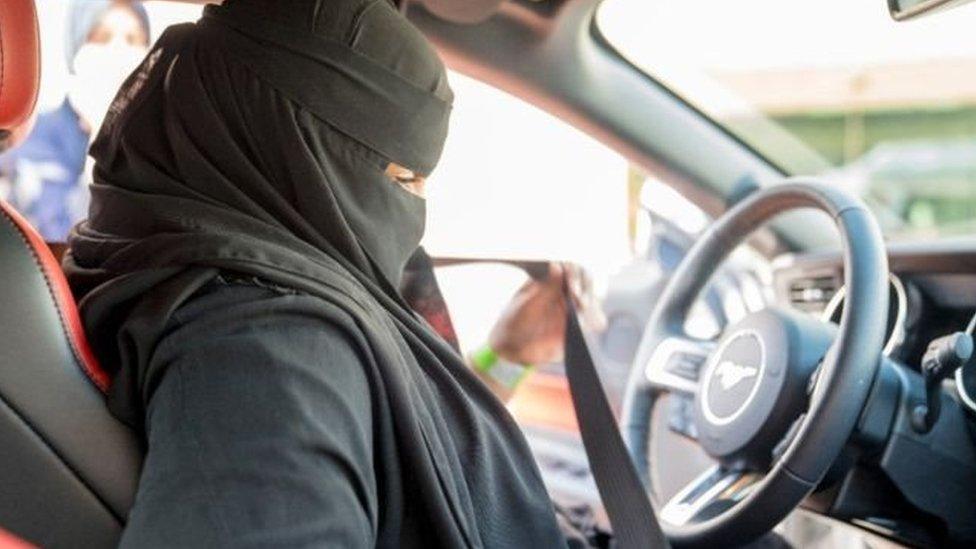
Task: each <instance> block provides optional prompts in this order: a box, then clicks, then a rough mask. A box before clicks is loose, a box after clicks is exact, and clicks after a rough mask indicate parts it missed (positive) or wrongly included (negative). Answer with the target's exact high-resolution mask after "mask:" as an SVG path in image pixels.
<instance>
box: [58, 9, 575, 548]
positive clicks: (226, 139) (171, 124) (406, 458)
mask: <svg viewBox="0 0 976 549" xmlns="http://www.w3.org/2000/svg"><path fill="white" fill-rule="evenodd" d="M205 13H206V16H205V22H204V23H201V24H190V25H184V26H180V27H176V28H171V29H170V30H168V31H167V32H166V33H165V34H164V35H163V36H162V37H161V38H160V40H159V42H158V43H157V44H156V45H155V47H154V48H153V49H152V51H151V52H150V53H149V55H148V56H147V58H146V60H145V61H144V62H143V64H142V66H141V67H140V68H139V69H137V70H136V72H134V73H133V75H132V76H131V77H130V78H129V79H128V80H127V82H126V84H125V85H124V86H123V88H122V89H121V90H120V92H119V95H118V96H117V98H116V100H115V101H114V103H113V105H112V108H111V110H110V113H109V116H108V117H107V119H106V122H105V124H104V125H103V126H102V130H101V133H100V135H99V136H98V138H97V139H96V142H95V143H94V145H93V147H92V155H93V156H94V158H95V160H96V164H95V169H94V180H95V182H94V184H93V185H92V206H91V210H90V216H89V219H88V220H87V221H86V222H83V223H82V224H80V225H79V226H78V227H76V229H75V231H74V232H73V234H72V236H71V238H70V251H69V253H68V255H67V256H66V258H65V269H66V271H67V273H68V276H69V280H70V282H71V284H72V287H73V290H74V291H75V292H76V294H77V297H79V298H80V305H81V311H82V316H83V321H84V323H85V327H86V331H87V332H88V334H89V337H90V339H91V342H92V344H93V347H94V349H95V351H96V354H98V356H99V358H100V360H101V361H102V363H103V365H104V366H105V367H106V368H107V369H108V370H109V371H110V372H111V373H112V374H113V384H112V387H111V390H110V394H109V407H110V409H111V410H112V411H113V413H115V414H116V415H117V416H118V417H120V418H122V419H123V420H124V421H126V422H127V423H129V424H130V425H133V426H134V427H136V428H142V426H143V425H144V422H146V421H148V424H149V425H152V418H151V417H150V418H148V419H147V418H146V411H147V407H151V406H152V405H153V401H154V398H156V395H157V392H158V391H163V390H164V389H163V387H164V385H165V383H166V382H167V381H166V380H167V377H166V371H167V369H168V368H169V367H170V366H172V364H171V362H172V361H165V360H164V361H160V360H157V358H158V357H159V356H160V355H159V353H160V345H161V341H163V340H164V339H166V338H167V337H168V336H169V335H170V331H172V330H173V326H174V320H175V317H174V315H175V314H176V311H178V310H180V308H181V307H182V306H184V305H186V304H188V303H190V302H191V301H192V300H193V296H194V295H197V294H198V293H199V292H200V291H201V290H202V289H205V288H207V287H208V285H210V284H212V283H213V281H214V280H215V279H216V278H217V277H218V276H220V275H221V273H225V274H226V273H233V274H234V275H235V276H245V277H256V278H258V279H261V280H263V281H266V282H268V283H270V284H273V285H276V286H281V287H287V288H292V289H294V290H296V291H299V292H303V293H306V294H308V295H309V296H313V297H314V298H315V299H316V300H317V306H314V307H311V306H310V307H308V308H306V309H305V310H303V312H302V313H301V315H303V318H307V319H313V320H314V322H312V324H314V325H321V326H322V327H323V328H322V330H323V336H322V337H324V338H326V337H327V336H328V333H327V332H328V331H329V329H331V328H328V329H327V327H332V328H336V329H338V330H339V331H341V332H342V334H343V336H344V337H345V338H347V339H348V340H350V341H353V342H356V343H357V344H358V348H357V351H358V356H359V358H360V362H359V366H360V367H361V368H362V370H363V375H364V376H366V378H367V379H368V380H369V394H362V395H358V396H360V397H361V398H363V399H365V400H366V401H368V402H369V406H370V410H371V411H372V413H373V415H372V416H371V418H372V423H371V425H370V429H371V436H372V437H373V438H372V443H373V451H374V454H373V456H372V457H373V463H372V466H373V469H374V472H376V471H380V472H382V473H383V477H384V478H385V479H386V481H387V482H390V483H391V484H390V485H389V486H390V487H389V490H390V491H392V492H391V493H393V492H395V493H396V497H392V498H389V499H387V500H383V501H380V509H379V510H378V511H377V513H378V517H379V518H378V519H377V520H378V524H379V526H377V528H378V532H379V534H378V537H377V539H378V540H382V542H383V543H382V544H386V543H390V544H394V545H395V544H400V543H402V544H405V545H411V544H419V543H421V542H424V543H425V544H426V545H429V546H443V547H464V546H468V547H480V546H491V547H503V546H504V547H512V546H531V545H536V546H539V547H552V546H556V545H561V544H562V543H564V542H563V541H562V538H561V536H560V534H559V531H558V527H557V525H556V521H555V518H554V516H553V508H552V504H551V503H550V502H549V499H548V496H547V494H546V491H545V488H544V486H543V484H542V480H541V475H540V474H539V471H538V469H537V468H536V466H535V464H534V461H533V459H532V456H531V453H530V451H529V448H528V445H527V443H526V441H525V439H524V437H523V436H522V434H521V433H520V431H519V429H518V426H517V425H516V424H515V422H514V421H513V420H512V418H511V417H510V416H509V414H508V412H507V411H506V409H505V408H504V406H503V405H502V404H501V403H500V402H499V401H498V400H497V399H496V398H495V397H494V395H492V394H491V392H490V391H489V390H488V389H487V388H486V387H485V385H484V384H482V383H481V381H480V380H478V379H477V377H476V376H475V375H474V374H473V373H472V372H471V371H469V370H468V369H467V368H466V367H465V365H464V362H463V360H462V358H461V357H460V356H459V355H458V353H457V352H456V351H455V350H454V349H453V348H452V347H451V345H450V344H448V343H447V342H445V341H444V339H442V338H441V337H440V336H438V335H437V334H436V333H435V332H434V331H433V330H432V329H431V328H430V326H429V325H428V324H427V323H426V322H424V321H423V320H421V319H420V318H419V317H417V316H416V315H415V314H414V313H413V312H412V311H411V310H410V309H409V307H408V306H407V305H406V303H405V302H404V300H403V299H402V298H401V296H400V295H399V294H398V293H397V291H396V290H395V288H396V286H397V283H398V282H399V279H400V274H401V270H402V268H403V265H404V263H405V262H406V261H407V259H408V258H409V257H410V256H411V255H412V254H413V253H414V251H415V249H416V247H417V243H418V241H419V239H420V237H421V234H422V232H423V223H424V203H423V200H422V199H420V198H417V197H415V196H414V195H412V194H410V193H408V192H407V191H405V190H404V189H402V188H401V187H399V186H398V185H395V184H393V183H392V182H390V181H389V180H388V179H387V178H386V177H385V176H384V174H383V170H384V169H385V167H386V164H387V163H388V162H389V161H391V160H392V161H397V162H398V163H402V164H406V165H407V167H411V168H416V169H421V170H422V169H423V168H424V167H426V166H428V165H432V163H433V162H435V161H436V159H437V157H438V156H439V154H440V148H441V146H442V142H436V143H435V142H433V141H434V140H433V139H432V138H431V137H430V135H431V134H430V131H429V128H428V125H431V124H433V125H435V126H437V125H440V124H445V123H446V122H445V119H444V118H443V117H445V116H446V113H445V112H442V111H437V110H436V109H421V110H418V111H415V114H417V116H416V117H405V118H398V119H397V122H396V123H397V125H398V127H397V131H395V132H392V131H391V132H387V129H388V123H387V122H386V121H383V120H380V119H381V118H383V117H385V116H387V115H388V113H387V111H385V110H384V109H383V108H380V107H382V105H380V104H377V103H376V102H381V101H382V99H383V98H384V97H390V98H393V101H396V102H399V101H401V100H402V101H403V108H405V109H408V108H412V105H413V104H412V103H411V101H413V99H411V98H416V97H417V95H418V94H417V90H422V91H424V92H425V93H426V94H428V96H429V97H428V99H430V100H431V101H433V100H434V99H438V100H441V101H444V102H449V101H450V90H449V88H448V87H447V84H446V79H445V75H444V69H443V66H442V65H441V64H440V62H439V60H438V59H437V57H436V55H435V54H434V53H433V51H432V50H431V49H430V47H429V46H428V45H427V44H426V42H424V39H423V37H422V36H421V35H420V34H419V32H418V31H417V30H416V29H414V28H413V27H412V26H410V25H409V23H407V22H406V21H405V20H404V19H402V16H401V15H400V14H398V13H397V12H396V10H395V9H393V7H392V6H391V5H390V4H388V3H386V2H384V1H381V0H329V1H324V0H304V1H299V0H295V1H290V2H287V3H285V2H277V1H272V0H228V2H226V3H225V5H224V6H223V7H208V8H207V10H206V12H205ZM255 17H260V18H261V19H262V21H266V22H269V25H268V28H274V29H279V30H277V31H276V34H275V35H274V36H273V40H269V39H268V38H271V37H269V36H266V35H265V34H262V33H259V32H252V31H254V29H253V28H252V26H251V24H252V23H253V21H254V18H255ZM323 41H325V42H328V43H329V44H330V45H329V46H328V47H325V48H323V49H322V51H321V52H316V53H314V55H306V56H305V58H307V59H308V60H310V61H309V63H312V64H314V65H316V68H317V69H321V71H318V70H317V71H316V72H312V71H311V67H310V65H309V63H299V62H296V60H295V59H296V52H297V54H299V55H302V52H303V51H304V50H303V48H304V47H305V45H306V44H309V43H313V42H314V43H319V42H323ZM239 47H240V49H238V48H239ZM330 48H331V49H336V48H338V49H340V50H341V49H342V48H345V49H348V50H350V51H352V52H353V53H355V54H357V55H352V54H349V55H345V56H344V57H343V56H336V57H335V58H333V57H332V56H331V53H329V51H331V50H330ZM257 52H262V55H266V56H267V59H265V61H267V60H279V61H280V63H279V64H274V63H265V62H264V61H260V62H259V61H254V60H253V59H252V55H251V54H254V53H257ZM323 56H325V58H323ZM339 57H343V58H342V59H339ZM337 67H339V68H337ZM272 69H273V70H272ZM373 73H380V74H385V76H383V77H377V78H378V80H377V81H373V80H371V78H372V76H371V75H373ZM347 78H348V79H349V80H351V81H352V82H353V83H354V84H355V85H360V84H363V85H373V86H377V87H379V88H381V89H380V90H378V91H376V93H375V94H372V95H370V94H365V95H364V96H362V97H359V96H357V97H346V96H336V95H335V93H337V90H340V89H346V88H344V87H343V86H344V85H343V86H338V85H336V86H333V80H335V79H347ZM296 83H299V84H302V85H305V86H308V88H309V89H311V91H310V92H309V94H308V95H307V96H302V97H298V96H297V95H298V94H294V95H292V93H291V92H294V89H293V88H292V86H294V85H296ZM350 85H353V84H350ZM342 93H345V92H342ZM309 97H315V101H314V104H309V105H305V104H303V103H302V101H303V100H308V101H309V102H310V103H312V102H313V101H312V99H308V98H309ZM432 98H433V99H432ZM360 99H361V100H362V102H360ZM374 99H375V101H374ZM374 107H375V108H374ZM435 111H436V112H435ZM337 113H340V114H342V116H339V115H338V114H337ZM349 120H352V124H353V125H354V126H349V125H347V124H349V123H350V122H349ZM400 124H405V125H406V126H405V127H400ZM444 127H446V126H444ZM404 139H407V140H408V141H409V143H410V147H414V148H415V150H413V153H415V154H416V162H417V165H416V166H412V165H410V162H411V161H412V159H411V158H404V159H399V158H389V157H387V155H391V156H392V155H393V154H396V153H397V151H398V149H396V144H397V143H399V142H400V141H402V140H404ZM258 312H259V311H258V310H256V309H254V310H252V311H251V312H250V313H245V312H243V311H239V312H238V313H239V317H238V316H237V315H235V316H233V317H228V316H222V315H221V314H219V313H218V312H214V313H213V315H212V317H210V318H209V321H208V320H207V319H205V320H204V321H203V323H202V324H201V325H207V326H214V329H213V330H201V331H200V332H199V333H198V334H195V335H196V337H198V338H201V339H207V338H209V337H212V335H213V333H212V332H216V331H217V326H218V325H219V324H220V321H225V322H228V323H229V322H231V321H233V320H235V319H236V320H237V321H238V322H237V324H235V325H236V326H239V327H240V330H241V331H242V332H246V331H247V330H248V328H247V326H248V321H249V320H253V316H254V315H256V314H257V313H258ZM265 331H266V332H267V335H266V336H262V335H261V334H257V333H251V334H250V337H254V338H255V340H256V341H255V342H254V343H253V345H252V347H253V346H255V345H256V346H259V347H260V346H262V345H263V346H267V347H268V348H275V347H277V346H279V345H281V343H280V341H277V340H276V336H274V335H273V334H272V333H271V332H272V330H270V328H267V329H266V330H265ZM184 335H185V337H184V339H183V341H179V340H176V339H174V340H173V341H174V342H175V343H174V344H179V345H181V346H183V347H187V348H190V347H193V346H194V341H192V340H191V338H190V335H187V334H185V333H184ZM262 337H267V338H268V339H267V341H263V342H262ZM199 343H200V344H201V345H202V344H203V341H200V342H199ZM234 343H235V342H234V341H228V342H227V344H224V345H220V346H219V347H215V348H212V349H211V352H214V353H218V355H219V357H220V358H219V359H218V357H217V356H209V357H206V359H205V360H202V359H197V360H201V361H202V364H200V365H199V367H200V368H205V367H207V366H208V364H206V363H208V362H209V363H210V365H212V367H213V368H217V369H222V371H223V369H225V368H226V367H227V366H228V365H230V366H233V364H234V363H235V361H238V360H243V358H244V357H243V356H242V355H241V353H240V351H239V349H240V348H251V347H248V346H243V345H242V346H235V344H234ZM235 347H236V348H235ZM296 352H298V351H296ZM336 352H339V351H336ZM310 358H312V357H300V358H299V359H296V360H295V362H301V361H304V360H306V359H310ZM264 362H266V363H267V366H268V367H269V368H271V367H272V366H273V365H274V363H275V361H274V360H265V361H264ZM300 366H302V367H303V368H307V367H308V366H307V365H305V364H302V365H300ZM296 367H297V366H296ZM335 367H337V366H334V365H332V364H322V365H321V368H323V369H325V370H326V371H324V372H321V375H322V376H328V375H330V372H329V369H330V368H335ZM286 370H287V368H286ZM336 375H339V374H336ZM199 396H200V398H205V396H206V395H205V394H200V395H199ZM238 396H240V397H241V398H240V399H237V400H229V401H228V402H227V403H226V404H227V406H228V413H233V407H241V406H249V402H248V401H247V399H246V398H244V397H245V396H246V395H238ZM309 420H310V421H311V420H318V421H320V422H327V421H329V418H325V417H319V414H316V413H311V412H310V414H309ZM313 425H314V424H313ZM311 427H312V426H311V425H310V428H311ZM158 436H159V435H158V433H153V432H150V433H149V437H148V444H149V447H148V455H149V459H150V460H152V456H153V454H154V452H157V451H161V450H160V447H161V446H165V444H166V443H164V442H160V439H159V438H154V437H158ZM172 436H174V437H176V436H180V432H179V431H177V432H174V433H173V434H172ZM312 449H314V448H312ZM377 449H383V450H382V451H380V453H376V451H377ZM232 457H233V458H234V459H235V460H240V463H239V465H240V466H242V467H246V466H247V463H248V462H249V460H251V459H256V457H255V456H251V455H249V454H246V453H243V454H240V455H235V456H232ZM235 463H236V462H233V461H229V462H226V463H223V464H222V467H224V468H225V469H222V470H225V471H227V470H228V469H227V468H230V470H232V469H233V468H234V467H236V466H237V465H236V464H235ZM391 471H392V472H391ZM394 473H395V474H394ZM393 476H397V477H398V478H399V481H398V482H399V484H396V485H394V484H392V483H393V481H392V480H391V479H392V477H393ZM255 480H256V481H258V482H261V481H262V478H261V477H256V479H255ZM276 484H277V483H276V481H274V480H273V479H269V480H268V490H269V491H273V490H274V489H275V488H276ZM283 493H286V494H287V493H288V492H287V491H285V492H283ZM139 497H142V492H140V496H139ZM398 497H399V498H403V497H408V498H409V499H410V501H411V505H410V507H409V509H407V510H403V511H404V512H406V513H408V514H412V516H411V517H410V520H411V521H414V522H415V523H417V524H422V525H423V529H422V531H421V532H418V533H416V535H417V536H422V538H421V537H412V536H413V535H414V534H415V533H414V532H407V531H403V530H400V529H399V528H400V527H399V526H398V525H399V524H400V523H401V522H400V521H405V520H407V519H406V517H399V516H397V515H398V514H399V513H400V511H401V509H398V508H397V507H396V505H395V502H396V501H397V498H398ZM171 503H172V504H173V505H179V504H180V501H179V500H174V501H172V502H171ZM138 505H139V503H138V502H137V506H138Z"/></svg>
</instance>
